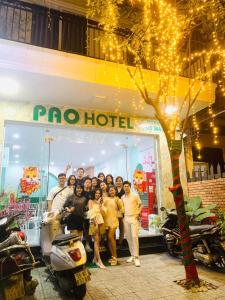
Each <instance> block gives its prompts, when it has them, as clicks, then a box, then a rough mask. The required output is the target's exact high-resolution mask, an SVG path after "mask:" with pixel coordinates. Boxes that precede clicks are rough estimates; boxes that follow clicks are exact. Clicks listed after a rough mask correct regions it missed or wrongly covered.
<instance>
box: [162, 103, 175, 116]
mask: <svg viewBox="0 0 225 300" xmlns="http://www.w3.org/2000/svg"><path fill="white" fill-rule="evenodd" d="M177 111H178V107H177V106H175V105H167V107H166V108H165V113H166V114H167V115H172V114H174V113H175V112H177Z"/></svg>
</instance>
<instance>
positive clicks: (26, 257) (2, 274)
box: [0, 214, 38, 300]
mask: <svg viewBox="0 0 225 300" xmlns="http://www.w3.org/2000/svg"><path fill="white" fill-rule="evenodd" d="M18 216H19V214H17V215H8V216H4V217H2V218H0V296H1V297H0V299H4V300H9V299H10V300H14V299H18V298H20V297H23V296H25V295H33V294H34V292H35V289H36V287H37V285H38V281H37V280H36V279H32V276H31V270H32V269H33V268H34V267H35V266H36V265H37V264H38V262H36V261H35V259H34V257H33V255H32V253H31V250H30V247H29V245H28V244H27V243H26V242H25V240H24V239H25V234H24V233H23V232H21V231H20V228H19V225H18V222H17V218H18Z"/></svg>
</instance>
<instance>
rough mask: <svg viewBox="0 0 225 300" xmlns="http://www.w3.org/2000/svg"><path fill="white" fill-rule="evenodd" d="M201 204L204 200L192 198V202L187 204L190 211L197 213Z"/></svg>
mask: <svg viewBox="0 0 225 300" xmlns="http://www.w3.org/2000/svg"><path fill="white" fill-rule="evenodd" d="M201 202H202V200H201V198H200V197H195V198H190V200H189V201H188V203H187V207H188V210H192V211H195V210H196V209H198V208H199V207H200V205H201Z"/></svg>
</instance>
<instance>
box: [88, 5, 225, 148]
mask: <svg viewBox="0 0 225 300" xmlns="http://www.w3.org/2000/svg"><path fill="white" fill-rule="evenodd" d="M88 2H89V7H90V10H91V12H92V15H96V16H98V17H99V21H100V24H101V27H102V28H103V33H102V37H101V45H102V49H103V52H104V54H105V59H106V60H111V61H115V62H117V63H127V62H128V60H129V59H130V58H131V60H132V61H131V62H133V63H134V66H135V71H133V70H132V74H130V75H132V76H131V80H132V82H133V83H134V84H135V86H136V87H137V89H138V90H139V92H140V94H141V99H142V102H141V101H140V100H139V99H140V98H138V97H134V98H133V99H132V107H133V109H134V111H138V110H140V109H144V101H145V102H147V100H149V98H148V99H147V97H146V90H147V91H149V90H150V89H151V88H152V86H153V80H151V78H148V80H147V79H146V78H145V76H144V75H145V72H144V71H143V68H146V67H147V68H151V67H152V66H154V68H155V70H156V71H158V82H157V83H155V82H154V85H155V86H157V87H158V91H159V95H158V97H157V98H155V99H152V98H151V104H152V106H153V107H154V108H155V109H156V117H158V119H159V120H160V122H161V123H163V125H164V127H163V128H165V132H166V134H167V136H168V139H174V137H175V133H176V128H177V125H179V124H182V123H181V121H182V119H181V117H180V116H181V113H182V111H185V109H186V107H187V106H188V105H189V106H190V112H194V100H193V99H195V96H196V95H198V89H199V87H200V88H201V91H203V90H204V89H206V87H207V89H209V88H211V89H212V90H213V85H212V84H211V82H212V77H213V76H214V75H215V74H221V78H220V79H219V81H218V86H219V88H220V91H221V93H222V95H224V96H225V49H224V47H222V46H221V42H220V39H219V35H218V28H219V25H220V23H221V22H223V19H224V16H223V13H221V12H223V11H224V9H223V6H222V4H221V3H220V1H219V0H212V1H207V0H199V1H198V5H195V4H196V3H195V2H190V1H187V3H186V2H182V5H183V6H182V9H179V8H178V5H179V4H178V5H177V7H176V6H175V5H173V4H172V3H171V2H169V1H167V0H128V2H127V3H130V5H131V6H132V7H133V8H134V9H133V11H135V13H136V14H139V17H137V18H134V19H132V21H131V23H132V28H131V30H124V36H123V37H121V36H119V35H118V34H117V33H118V31H117V30H118V28H119V27H120V24H121V21H122V20H121V18H120V17H121V14H120V12H121V11H123V9H122V7H123V0H121V1H118V0H107V1H102V0H89V1H88ZM120 10H121V11H120ZM205 15H207V18H208V20H209V22H211V23H212V24H214V25H213V30H212V31H211V32H209V34H211V38H212V42H211V43H208V44H207V47H206V46H204V45H201V47H200V46H199V47H196V48H195V49H194V47H191V46H192V45H191V46H190V47H189V49H188V51H186V52H185V51H183V49H184V45H188V43H189V38H190V36H191V35H192V32H194V30H195V28H196V27H197V25H199V23H201V22H200V21H201V18H202V17H204V16H205ZM187 48H188V47H187ZM128 58H129V59H128ZM212 61H213V65H212ZM193 68H195V72H194V74H192V69H193ZM185 69H186V70H187V75H188V76H189V77H190V79H189V87H188V90H186V91H187V92H188V93H187V95H188V97H186V98H185V99H184V101H183V104H182V105H181V103H180V99H179V98H178V96H177V94H178V87H179V80H178V77H179V76H181V75H183V72H184V70H185ZM149 76H150V75H149ZM154 80H155V77H154ZM137 99H138V100H137ZM196 99H197V97H196ZM196 99H195V100H196ZM192 102H193V103H192ZM147 103H149V102H147ZM190 104H191V105H190ZM168 105H172V106H174V107H178V111H177V113H175V114H173V115H171V116H169V117H167V116H166V115H165V108H166V107H168ZM119 106H120V103H119V105H118V107H119ZM209 115H210V123H209V125H210V128H212V132H213V134H214V141H215V144H216V143H218V129H217V127H215V124H214V114H213V111H212V107H211V106H210V107H209ZM192 126H193V130H194V131H195V135H196V137H197V143H199V132H200V125H199V122H198V121H197V119H196V117H195V118H193V120H192ZM197 147H198V148H199V144H197Z"/></svg>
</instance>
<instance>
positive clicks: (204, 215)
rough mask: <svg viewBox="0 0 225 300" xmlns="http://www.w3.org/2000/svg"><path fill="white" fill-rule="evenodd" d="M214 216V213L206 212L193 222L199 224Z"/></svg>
mask: <svg viewBox="0 0 225 300" xmlns="http://www.w3.org/2000/svg"><path fill="white" fill-rule="evenodd" d="M214 216H215V214H214V213H211V212H207V213H204V214H201V215H199V216H198V217H196V218H195V220H196V221H199V222H201V221H202V220H204V219H206V218H209V217H214Z"/></svg>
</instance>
